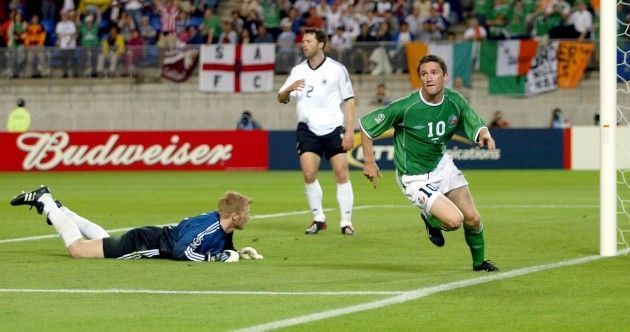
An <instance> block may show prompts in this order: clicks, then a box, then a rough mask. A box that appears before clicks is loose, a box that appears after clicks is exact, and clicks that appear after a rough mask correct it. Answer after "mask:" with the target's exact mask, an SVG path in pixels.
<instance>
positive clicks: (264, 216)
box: [0, 204, 599, 244]
mask: <svg viewBox="0 0 630 332" xmlns="http://www.w3.org/2000/svg"><path fill="white" fill-rule="evenodd" d="M404 207H411V205H389V204H383V205H359V206H355V207H354V208H353V210H365V209H399V208H404ZM477 207H478V208H481V209H499V208H501V209H532V208H539V209H588V208H599V205H478V206H477ZM335 210H336V209H333V208H328V209H324V211H325V212H330V211H335ZM308 213H311V211H308V210H306V211H293V212H281V213H271V214H261V215H255V216H252V217H251V219H271V218H278V217H288V216H296V215H302V214H308ZM166 225H171V224H166ZM166 225H158V226H160V227H162V226H166ZM131 228H133V227H125V228H115V229H110V230H107V232H108V233H117V232H124V231H128V230H130V229H131ZM57 237H58V235H56V234H49V235H38V236H27V237H20V238H14V239H4V240H0V244H3V243H12V242H25V241H37V240H45V239H52V238H57Z"/></svg>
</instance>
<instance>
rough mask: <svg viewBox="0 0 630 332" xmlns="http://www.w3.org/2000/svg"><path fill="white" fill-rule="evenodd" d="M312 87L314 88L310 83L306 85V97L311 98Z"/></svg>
mask: <svg viewBox="0 0 630 332" xmlns="http://www.w3.org/2000/svg"><path fill="white" fill-rule="evenodd" d="M314 89H315V88H314V87H313V86H312V85H309V86H307V87H306V97H307V98H311V95H312V94H313V93H312V92H313V90H314Z"/></svg>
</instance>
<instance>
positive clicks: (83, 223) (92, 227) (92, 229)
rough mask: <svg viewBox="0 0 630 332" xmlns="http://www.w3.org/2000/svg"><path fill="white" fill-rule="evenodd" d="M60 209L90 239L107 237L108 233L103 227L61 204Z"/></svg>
mask: <svg viewBox="0 0 630 332" xmlns="http://www.w3.org/2000/svg"><path fill="white" fill-rule="evenodd" d="M60 209H61V211H63V213H65V214H66V216H67V217H68V218H70V220H72V221H73V222H74V223H75V224H76V225H77V227H79V231H81V234H83V236H85V237H86V238H88V239H90V240H100V239H103V238H106V237H109V234H108V233H107V231H106V230H104V229H103V227H101V226H99V225H97V224H95V223H93V222H91V221H89V220H87V219H85V218H83V217H81V216H80V215H78V214H76V213H75V212H74V211H72V210H70V209H69V208H67V207H65V206H62V207H61V208H60Z"/></svg>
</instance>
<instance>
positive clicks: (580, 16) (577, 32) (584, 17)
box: [567, 0, 593, 41]
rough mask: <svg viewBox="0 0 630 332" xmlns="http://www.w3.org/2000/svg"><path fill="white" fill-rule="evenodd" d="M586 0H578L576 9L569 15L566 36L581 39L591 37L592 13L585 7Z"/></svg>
mask: <svg viewBox="0 0 630 332" xmlns="http://www.w3.org/2000/svg"><path fill="white" fill-rule="evenodd" d="M585 1H586V0H579V2H578V4H577V8H576V10H575V11H574V12H573V13H571V16H569V21H568V23H569V28H568V33H567V36H568V37H569V38H577V39H578V40H580V41H582V40H584V39H588V38H590V37H591V31H592V30H593V14H591V12H590V11H588V9H587V8H586V3H585Z"/></svg>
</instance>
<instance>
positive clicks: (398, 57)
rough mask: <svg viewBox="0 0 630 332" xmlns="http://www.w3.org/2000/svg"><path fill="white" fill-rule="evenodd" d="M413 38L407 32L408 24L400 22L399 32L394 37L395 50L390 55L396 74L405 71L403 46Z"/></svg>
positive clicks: (405, 62) (405, 59)
mask: <svg viewBox="0 0 630 332" xmlns="http://www.w3.org/2000/svg"><path fill="white" fill-rule="evenodd" d="M414 39H415V36H414V35H413V34H412V33H411V31H409V24H407V22H402V23H401V24H400V32H398V35H397V36H396V39H395V41H396V49H394V50H393V51H392V52H391V54H392V60H393V62H394V70H395V71H396V73H399V74H400V73H402V72H404V71H406V69H407V52H406V51H405V44H407V43H410V42H412V41H413V40H414Z"/></svg>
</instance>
